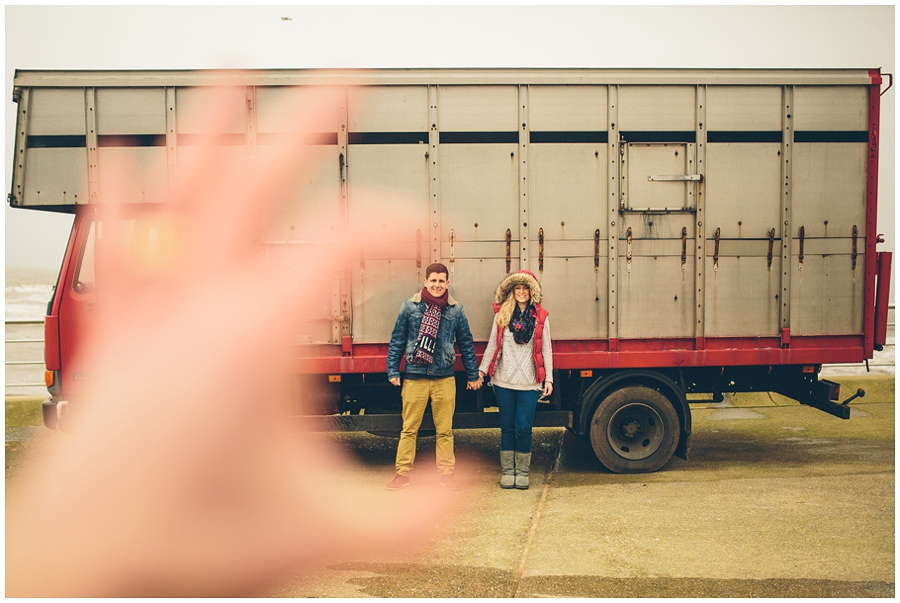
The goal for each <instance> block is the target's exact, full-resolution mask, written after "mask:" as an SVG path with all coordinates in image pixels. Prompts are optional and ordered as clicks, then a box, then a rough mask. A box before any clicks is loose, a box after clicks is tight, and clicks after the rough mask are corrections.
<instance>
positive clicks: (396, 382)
mask: <svg viewBox="0 0 900 603" xmlns="http://www.w3.org/2000/svg"><path fill="white" fill-rule="evenodd" d="M388 381H389V382H390V384H391V385H393V386H395V387H400V377H391V378H390V379H388ZM483 384H484V377H483V376H482V375H478V380H477V381H469V382H468V383H466V389H473V390H477V389H481V386H482V385H483Z"/></svg>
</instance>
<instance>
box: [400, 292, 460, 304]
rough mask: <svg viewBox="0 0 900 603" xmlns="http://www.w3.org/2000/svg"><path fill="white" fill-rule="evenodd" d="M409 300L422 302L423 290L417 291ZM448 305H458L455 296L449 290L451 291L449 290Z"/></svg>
mask: <svg viewBox="0 0 900 603" xmlns="http://www.w3.org/2000/svg"><path fill="white" fill-rule="evenodd" d="M409 301H411V302H412V303H414V304H418V303H421V302H422V292H421V291H419V292H418V293H416V294H415V295H413V296H412V297H411V298H410V300H409ZM447 305H448V306H455V305H456V300H455V299H453V296H452V295H450V292H449V291H448V292H447Z"/></svg>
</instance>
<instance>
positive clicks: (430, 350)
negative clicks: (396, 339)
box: [410, 287, 449, 364]
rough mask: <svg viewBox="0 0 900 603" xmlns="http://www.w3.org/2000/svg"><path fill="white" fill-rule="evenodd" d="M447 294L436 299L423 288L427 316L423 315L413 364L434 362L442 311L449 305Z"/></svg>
mask: <svg viewBox="0 0 900 603" xmlns="http://www.w3.org/2000/svg"><path fill="white" fill-rule="evenodd" d="M448 297H449V296H448V295H447V292H446V291H444V295H442V296H441V297H435V296H433V295H432V294H431V293H429V292H428V290H427V289H426V288H424V287H422V299H423V300H424V301H425V314H423V315H422V324H421V325H419V335H418V337H417V338H416V351H415V353H414V354H413V357H412V360H410V362H412V363H413V364H431V363H433V362H434V350H435V348H436V347H437V335H438V328H440V326H441V310H443V309H444V307H445V306H446V305H447V299H448Z"/></svg>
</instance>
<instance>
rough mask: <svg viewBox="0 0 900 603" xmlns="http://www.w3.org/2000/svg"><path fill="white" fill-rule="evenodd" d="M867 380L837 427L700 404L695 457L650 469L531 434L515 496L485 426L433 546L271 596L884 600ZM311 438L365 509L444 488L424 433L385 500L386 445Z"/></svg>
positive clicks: (888, 422) (777, 404) (890, 422)
mask: <svg viewBox="0 0 900 603" xmlns="http://www.w3.org/2000/svg"><path fill="white" fill-rule="evenodd" d="M859 384H860V383H859V382H858V381H853V382H852V383H848V384H845V386H844V389H845V391H851V390H850V389H849V387H848V386H852V387H853V390H852V391H855V387H857V386H858V385H859ZM861 385H863V386H864V387H866V389H867V396H866V397H865V398H863V399H858V400H856V401H855V402H854V403H853V404H852V408H853V416H852V417H851V418H850V419H849V420H848V421H843V420H841V419H837V418H835V417H832V416H830V415H827V414H825V413H823V412H820V411H817V410H815V409H812V408H808V407H801V406H799V405H797V404H796V403H793V402H790V401H787V400H786V399H782V398H780V397H777V396H772V397H769V396H768V395H763V396H760V395H744V396H740V395H736V396H729V397H727V398H726V400H725V402H723V403H721V404H712V403H707V404H700V405H694V406H693V417H694V436H693V439H692V444H691V451H690V454H689V460H687V461H684V460H681V459H673V460H672V462H670V463H669V464H668V465H667V466H666V467H665V468H664V469H663V470H662V471H659V472H657V473H653V474H643V475H615V474H611V473H609V472H607V471H605V470H604V469H603V468H602V467H601V466H600V465H599V463H598V462H596V461H595V460H594V459H593V458H592V457H591V455H590V453H589V452H588V450H587V448H585V446H584V445H583V444H582V443H581V442H580V441H579V440H578V439H577V438H575V437H573V436H572V434H571V433H567V432H566V431H565V430H562V429H540V430H536V433H535V443H534V461H533V465H532V487H531V488H530V489H529V490H527V491H519V490H503V489H501V488H500V487H499V486H498V485H497V480H498V479H499V475H498V461H497V457H498V454H499V442H498V440H499V436H498V434H497V432H496V431H492V430H466V431H458V432H457V433H456V450H457V456H458V461H457V462H458V465H457V475H458V478H459V481H460V482H461V484H462V486H463V487H462V489H461V490H460V491H457V492H449V491H448V492H446V495H447V496H453V497H457V498H458V499H459V501H460V502H461V504H462V506H463V511H462V512H460V513H459V515H458V516H456V517H455V518H453V519H452V520H450V521H448V522H447V523H446V524H445V525H441V526H437V527H436V531H437V535H436V536H435V538H434V539H433V541H432V543H431V545H430V546H429V547H426V548H425V549H424V550H418V551H413V552H411V553H410V554H409V555H408V556H406V557H404V558H384V559H373V558H366V559H359V560H356V561H353V562H350V563H345V564H341V565H334V566H329V567H323V568H321V569H319V570H317V571H316V572H314V573H311V574H309V575H306V576H298V577H296V578H294V579H291V580H289V581H287V582H286V583H285V584H284V585H282V586H280V587H278V588H276V589H274V590H273V591H272V593H270V594H271V595H274V596H301V597H893V596H894V576H895V564H894V381H893V378H892V377H890V378H877V377H876V378H869V380H868V381H867V380H866V379H865V378H864V379H862V382H861ZM323 437H329V438H333V439H334V440H336V441H337V442H338V443H339V444H340V446H341V447H343V448H345V449H346V450H347V451H349V452H350V453H352V454H355V455H357V456H359V458H360V459H361V464H360V465H359V467H358V469H355V470H354V471H353V472H352V473H353V475H347V476H342V478H343V479H353V480H355V481H357V482H358V483H360V484H361V485H362V486H367V487H368V489H367V490H366V491H367V492H369V494H370V497H367V499H368V500H367V501H365V502H366V504H373V503H374V504H377V501H378V500H381V499H383V498H382V497H404V498H406V499H408V500H411V502H412V503H414V500H415V498H416V496H417V495H418V496H421V494H419V493H424V492H428V491H430V490H431V489H437V488H439V486H438V484H437V478H436V475H435V474H434V469H433V461H434V455H433V438H426V439H425V440H424V441H422V442H420V444H419V454H418V457H417V460H416V468H415V470H414V472H413V475H412V478H413V481H412V484H411V486H410V487H407V488H404V489H403V490H400V491H398V492H388V491H387V490H386V489H385V486H386V484H387V482H388V481H389V480H390V478H391V476H392V472H393V455H394V451H395V448H394V442H392V441H391V440H386V439H384V438H378V437H375V436H370V435H368V434H342V435H333V434H332V435H328V436H323ZM361 504H362V501H361Z"/></svg>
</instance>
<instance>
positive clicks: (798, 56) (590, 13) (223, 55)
mask: <svg viewBox="0 0 900 603" xmlns="http://www.w3.org/2000/svg"><path fill="white" fill-rule="evenodd" d="M894 19H895V17H894V7H893V6H892V5H878V6H861V7H849V6H790V7H782V6H699V5H695V6H644V7H640V6H638V7H624V6H604V5H581V6H567V7H547V6H527V5H526V6H522V5H517V6H513V5H510V6H491V7H481V6H443V7H438V6H390V7H382V6H329V7H323V6H265V7H245V6H226V5H220V6H190V7H175V6H141V7H134V6H42V7H37V6H6V11H5V25H6V82H5V88H6V137H5V141H6V147H5V173H6V181H5V183H6V192H9V190H10V180H11V175H10V171H11V166H12V159H11V156H12V152H13V134H12V133H13V130H14V128H15V114H16V105H15V103H13V102H12V81H13V74H14V71H15V69H199V68H224V67H241V68H267V67H272V68H314V67H861V68H874V67H880V68H881V69H882V70H883V71H884V72H888V73H894ZM896 90H897V89H896V88H894V89H892V90H891V91H890V92H888V93H887V95H885V96H884V97H883V105H882V121H881V124H882V135H881V173H880V175H879V180H880V183H879V184H880V188H879V200H880V207H879V210H880V211H879V228H878V230H879V232H885V233H886V235H887V244H886V245H885V246H884V247H883V248H885V249H893V248H894V211H893V204H894V104H895V98H896V96H895V95H896V93H897V91H896ZM4 217H5V222H6V266H7V268H45V269H49V270H56V269H58V267H59V263H60V261H61V258H62V254H63V251H64V246H65V242H66V237H67V235H68V229H69V226H70V224H71V218H70V217H68V216H60V215H54V214H46V213H44V212H34V211H27V210H13V209H10V208H9V207H8V206H7V207H6V208H5V213H4Z"/></svg>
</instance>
